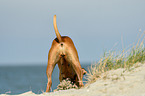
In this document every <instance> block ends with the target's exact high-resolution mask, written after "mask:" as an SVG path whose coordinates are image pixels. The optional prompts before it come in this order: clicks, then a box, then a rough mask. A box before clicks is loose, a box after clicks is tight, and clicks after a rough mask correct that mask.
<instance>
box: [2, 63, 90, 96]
mask: <svg viewBox="0 0 145 96" xmlns="http://www.w3.org/2000/svg"><path fill="white" fill-rule="evenodd" d="M90 65H91V64H89V63H87V64H81V66H82V68H85V70H86V71H88V68H89V67H90ZM46 67H47V65H46V66H44V65H43V66H42V65H27V66H26V65H24V66H0V94H10V95H17V94H22V93H24V92H28V91H32V92H34V93H35V94H41V93H42V92H45V90H46V85H47V76H46ZM85 77H86V75H84V77H83V81H84V84H85V82H86V79H85ZM59 83H60V82H59V69H58V66H57V65H56V66H55V68H54V70H53V73H52V87H51V91H53V90H54V89H56V88H57V85H58V84H59Z"/></svg>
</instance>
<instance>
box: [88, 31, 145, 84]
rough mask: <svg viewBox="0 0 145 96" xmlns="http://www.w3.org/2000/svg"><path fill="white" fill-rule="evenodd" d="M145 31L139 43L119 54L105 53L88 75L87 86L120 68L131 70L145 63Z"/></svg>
mask: <svg viewBox="0 0 145 96" xmlns="http://www.w3.org/2000/svg"><path fill="white" fill-rule="evenodd" d="M144 34H145V31H144V32H143V33H141V35H140V37H139V39H138V41H137V43H136V44H135V43H134V44H132V45H131V46H129V48H126V49H123V50H122V51H121V52H120V53H118V54H117V52H116V51H112V50H111V51H109V52H104V55H103V56H102V57H101V59H100V60H99V61H98V62H97V63H96V64H92V65H91V67H90V68H89V72H88V73H87V76H86V79H87V84H86V85H88V84H90V83H93V82H95V81H96V80H97V79H98V78H101V74H102V73H104V72H106V71H109V70H112V69H118V68H126V69H127V70H129V69H130V68H131V67H132V66H133V65H135V64H137V63H144V62H145V47H144V39H145V36H144Z"/></svg>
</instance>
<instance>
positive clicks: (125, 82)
mask: <svg viewBox="0 0 145 96" xmlns="http://www.w3.org/2000/svg"><path fill="white" fill-rule="evenodd" d="M45 95H46V96H116V95H117V96H145V64H136V65H135V66H134V67H132V68H131V69H130V71H126V69H117V70H111V71H108V72H106V73H104V74H102V78H100V79H98V80H97V81H96V82H94V83H92V84H90V85H89V86H87V87H84V88H82V89H78V90H76V89H70V90H64V91H57V92H50V93H43V94H34V93H32V92H31V91H29V92H26V93H23V94H20V95H18V96H45ZM0 96H8V95H6V94H2V95H0Z"/></svg>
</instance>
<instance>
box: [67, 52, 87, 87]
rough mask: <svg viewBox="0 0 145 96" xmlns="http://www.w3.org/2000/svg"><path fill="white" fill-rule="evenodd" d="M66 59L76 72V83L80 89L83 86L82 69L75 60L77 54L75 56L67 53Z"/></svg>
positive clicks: (72, 53) (77, 60) (76, 59)
mask: <svg viewBox="0 0 145 96" xmlns="http://www.w3.org/2000/svg"><path fill="white" fill-rule="evenodd" d="M67 55H68V56H67V57H66V58H65V59H66V60H67V61H68V62H69V63H70V64H71V66H72V67H73V69H74V71H75V72H76V74H77V77H78V80H79V81H78V82H79V87H82V86H84V85H83V81H82V79H83V71H82V68H81V65H80V62H79V59H78V58H77V57H78V56H77V53H76V54H75V52H70V51H69V52H68V53H67Z"/></svg>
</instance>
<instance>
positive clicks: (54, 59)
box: [46, 15, 87, 92]
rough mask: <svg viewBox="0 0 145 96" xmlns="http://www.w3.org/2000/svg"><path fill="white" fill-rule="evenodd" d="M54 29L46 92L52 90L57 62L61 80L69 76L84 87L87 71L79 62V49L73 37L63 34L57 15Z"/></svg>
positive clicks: (49, 54)
mask: <svg viewBox="0 0 145 96" xmlns="http://www.w3.org/2000/svg"><path fill="white" fill-rule="evenodd" d="M53 25H54V30H55V33H56V38H55V39H54V40H53V42H52V46H51V48H50V50H49V53H48V64H47V69H46V74H47V78H48V83H47V87H46V92H49V91H50V88H51V85H52V80H51V75H52V72H53V69H54V67H55V65H56V64H58V67H59V81H60V82H61V81H62V80H63V79H66V78H69V79H70V80H71V81H72V82H73V83H75V84H76V85H78V86H79V87H83V86H84V85H83V82H82V78H83V75H84V74H86V73H87V71H86V70H85V69H83V68H82V67H81V65H80V62H79V57H78V53H77V50H76V48H75V46H74V43H73V41H72V39H71V38H70V37H68V36H61V35H60V33H59V31H58V29H57V24H56V15H54V18H53Z"/></svg>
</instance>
